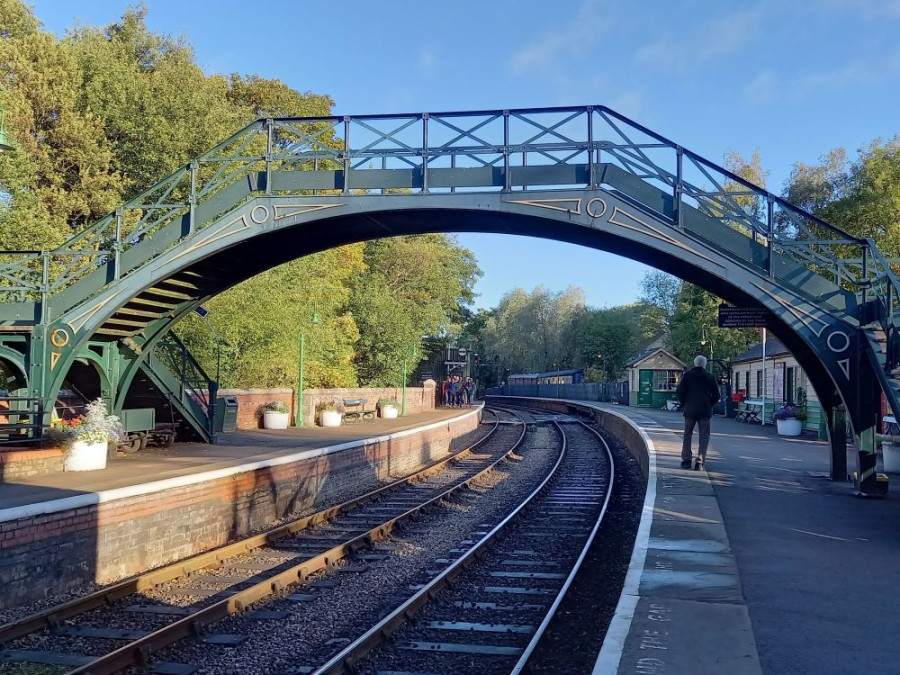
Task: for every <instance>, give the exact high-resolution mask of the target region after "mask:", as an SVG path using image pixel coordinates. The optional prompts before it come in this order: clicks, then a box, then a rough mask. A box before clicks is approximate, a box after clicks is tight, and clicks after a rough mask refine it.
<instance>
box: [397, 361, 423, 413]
mask: <svg viewBox="0 0 900 675" xmlns="http://www.w3.org/2000/svg"><path fill="white" fill-rule="evenodd" d="M418 353H419V352H418V350H417V349H416V348H415V347H413V350H412V354H411V356H412V358H413V359H415V358H416V356H418ZM404 415H406V357H405V356H404V357H403V399H402V400H401V401H400V416H401V417H403V416H404Z"/></svg>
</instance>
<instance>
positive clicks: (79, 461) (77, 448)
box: [63, 441, 106, 471]
mask: <svg viewBox="0 0 900 675" xmlns="http://www.w3.org/2000/svg"><path fill="white" fill-rule="evenodd" d="M105 468H106V441H103V442H102V443H85V442H84V441H75V442H74V443H73V444H72V448H71V449H70V450H69V453H68V454H67V455H66V461H65V464H64V465H63V469H64V470H65V471H96V470H97V469H105Z"/></svg>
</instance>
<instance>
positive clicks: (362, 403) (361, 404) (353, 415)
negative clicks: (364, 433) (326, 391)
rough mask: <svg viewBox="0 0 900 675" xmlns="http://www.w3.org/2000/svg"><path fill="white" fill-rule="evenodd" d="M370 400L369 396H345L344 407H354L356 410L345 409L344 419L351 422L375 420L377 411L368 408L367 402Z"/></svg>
mask: <svg viewBox="0 0 900 675" xmlns="http://www.w3.org/2000/svg"><path fill="white" fill-rule="evenodd" d="M368 402H369V399H367V398H345V399H344V408H354V410H345V411H344V420H345V421H346V422H347V423H348V424H349V423H352V422H359V421H360V420H374V419H375V411H374V410H366V404H367V403H368Z"/></svg>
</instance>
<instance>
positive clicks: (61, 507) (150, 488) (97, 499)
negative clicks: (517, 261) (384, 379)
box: [0, 406, 482, 523]
mask: <svg viewBox="0 0 900 675" xmlns="http://www.w3.org/2000/svg"><path fill="white" fill-rule="evenodd" d="M481 407H482V406H479V407H478V408H474V409H473V410H470V411H468V412H466V413H463V414H462V415H459V416H457V417H450V418H448V419H445V420H441V421H440V422H434V423H432V424H428V425H426V426H424V427H413V428H412V429H405V430H404V431H398V432H396V433H393V434H387V435H385V436H374V437H372V438H362V439H358V440H354V441H347V442H346V443H339V444H338V445H328V446H325V447H324V448H315V449H313V450H304V451H302V452H296V453H293V454H291V455H284V456H283V457H273V458H271V459H264V460H260V461H258V462H250V463H248V464H240V465H237V466H229V467H226V468H224V469H216V470H214V471H205V472H202V473H193V474H188V475H185V476H177V477H175V478H167V479H165V480H158V481H153V482H152V483H141V484H139V485H129V486H127V487H122V488H116V489H114V490H104V491H102V492H86V493H85V494H81V495H75V496H74V497H65V498H63V499H51V500H48V501H45V502H37V503H36V504H26V505H24V506H14V507H12V508H9V509H0V523H4V522H7V521H10V520H18V519H20V518H30V517H32V516H40V515H44V514H48V513H57V512H59V511H68V510H71V509H78V508H82V507H84V506H93V505H94V504H103V503H104V502H112V501H115V500H117V499H125V498H128V497H139V496H141V495H146V494H152V493H154V492H160V491H162V490H170V489H172V488H179V487H185V486H187V485H196V484H197V483H205V482H206V481H212V480H217V479H219V478H227V477H229V476H234V475H235V474H239V473H245V472H247V471H254V470H256V469H265V468H267V467H271V466H280V465H282V464H290V463H291V462H297V461H300V460H303V459H309V458H311V457H321V456H323V455H330V454H332V453H334V452H340V451H341V450H348V449H350V448H356V447H359V446H367V445H374V444H376V443H382V442H385V441H391V440H395V439H398V438H403V437H405V436H412V435H413V434H418V433H421V432H423V431H428V430H430V429H437V428H438V427H441V426H444V425H445V424H449V423H451V422H456V421H459V420H463V419H466V418H467V417H469V416H470V415H477V414H479V412H480V411H481Z"/></svg>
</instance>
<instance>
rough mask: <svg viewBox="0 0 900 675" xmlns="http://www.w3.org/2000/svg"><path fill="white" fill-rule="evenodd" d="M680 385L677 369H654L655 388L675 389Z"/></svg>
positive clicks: (663, 389)
mask: <svg viewBox="0 0 900 675" xmlns="http://www.w3.org/2000/svg"><path fill="white" fill-rule="evenodd" d="M677 386H678V371H677V370H654V371H653V388H654V389H656V390H657V391H673V390H674V389H675V387H677Z"/></svg>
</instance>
